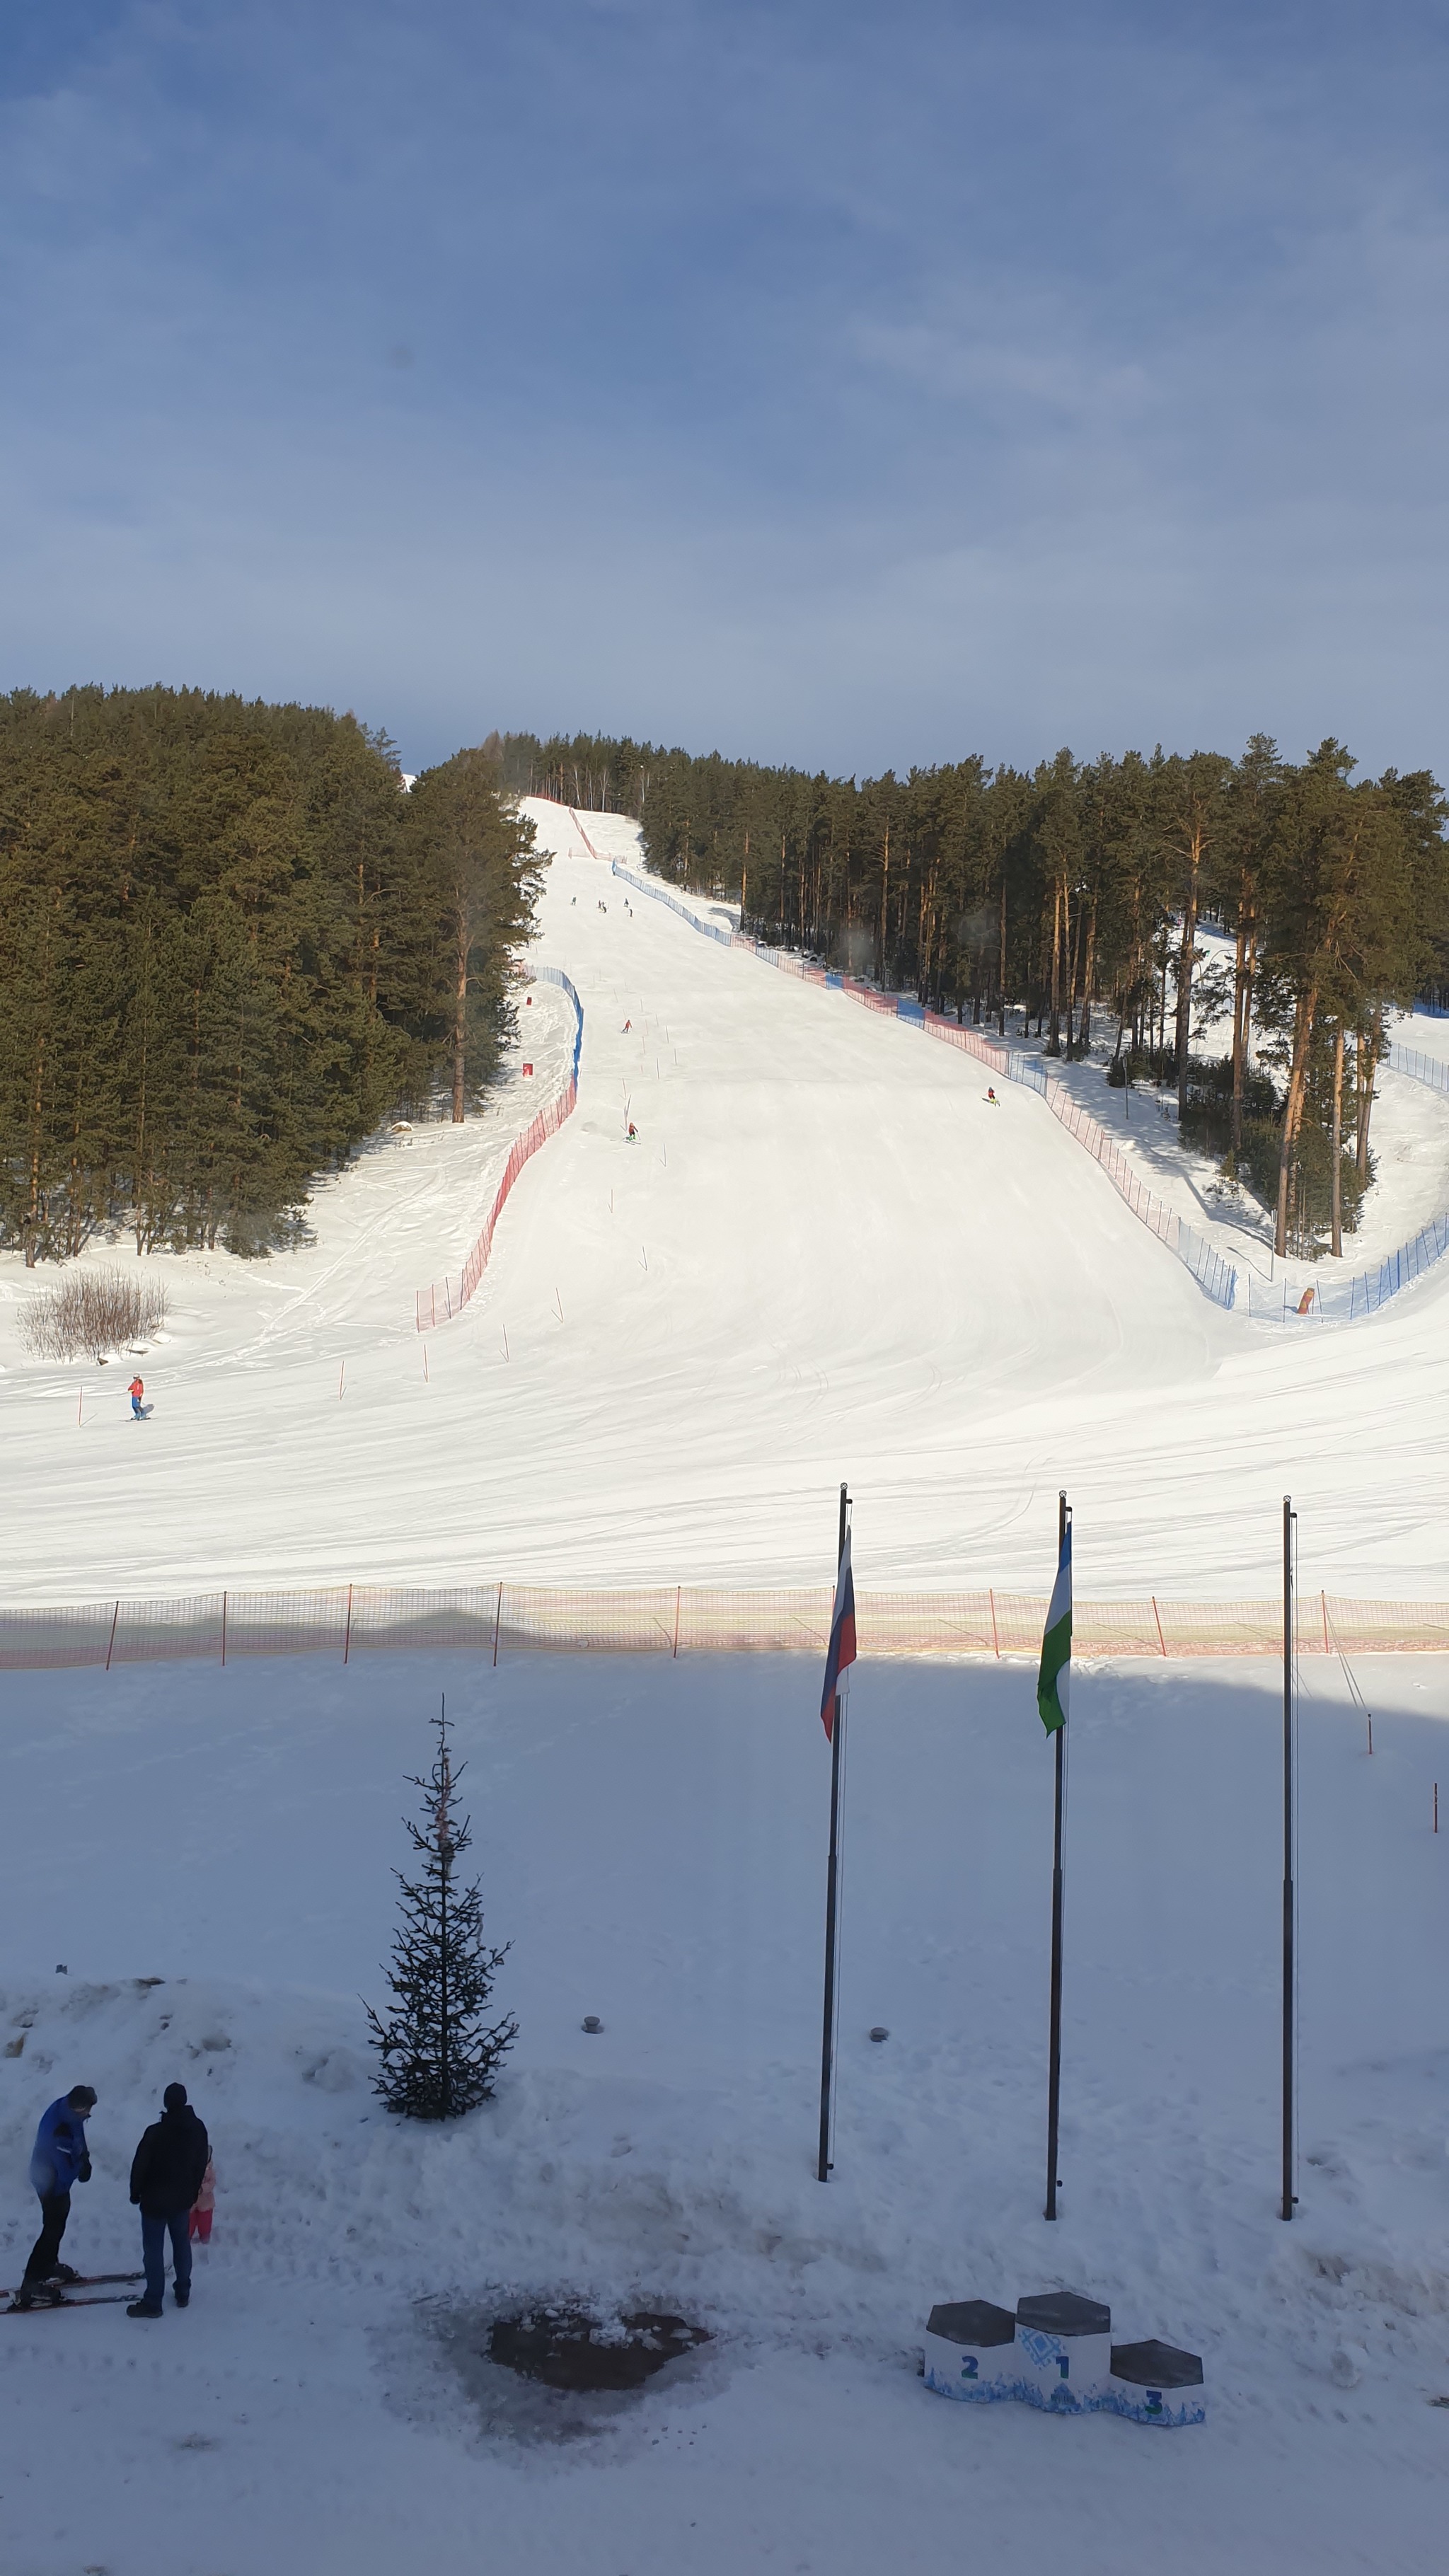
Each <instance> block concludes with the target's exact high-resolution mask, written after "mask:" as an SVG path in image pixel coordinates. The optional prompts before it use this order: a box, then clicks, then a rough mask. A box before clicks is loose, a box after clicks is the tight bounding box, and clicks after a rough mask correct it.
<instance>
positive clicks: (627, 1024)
mask: <svg viewBox="0 0 1449 2576" xmlns="http://www.w3.org/2000/svg"><path fill="white" fill-rule="evenodd" d="M633 1025H634V1023H633V1021H632V1020H626V1021H625V1022H624V1035H625V1037H627V1036H628V1034H629V1031H630V1030H631V1029H632V1027H633Z"/></svg>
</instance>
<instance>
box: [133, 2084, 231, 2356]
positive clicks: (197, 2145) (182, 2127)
mask: <svg viewBox="0 0 1449 2576" xmlns="http://www.w3.org/2000/svg"><path fill="white" fill-rule="evenodd" d="M162 2105H163V2107H162V2112H161V2117H160V2119H159V2120H153V2121H152V2123H151V2126H150V2128H149V2129H147V2130H146V2131H145V2133H144V2135H143V2137H142V2139H141V2143H140V2145H139V2146H138V2148H137V2149H136V2153H135V2156H134V2157H133V2159H132V2163H131V2198H132V2200H133V2201H134V2202H136V2203H137V2204H138V2206H139V2208H140V2212H141V2259H142V2261H143V2263H144V2264H145V2266H146V2295H145V2297H144V2298H143V2299H137V2300H135V2301H134V2303H133V2304H132V2306H130V2307H129V2308H127V2310H126V2314H127V2316H128V2317H159V2316H160V2315H161V2313H162V2311H163V2309H164V2306H165V2302H166V2239H167V2237H168V2235H169V2237H170V2239H171V2259H172V2262H173V2265H174V2267H175V2275H176V2277H175V2281H174V2283H173V2290H174V2294H175V2299H176V2304H177V2306H178V2308H184V2307H185V2306H186V2304H187V2302H188V2300H189V2299H190V2297H191V2231H190V2224H189V2222H190V2217H191V2212H192V2209H193V2208H194V2207H195V2204H196V2199H197V2195H198V2193H199V2192H200V2191H201V2189H202V2186H203V2184H204V2182H205V2179H206V2168H207V2166H208V2165H209V2164H210V2162H211V2148H210V2145H209V2144H208V2141H207V2135H206V2131H205V2129H204V2128H203V2127H202V2124H201V2122H200V2121H199V2120H198V2118H197V2116H196V2113H195V2112H194V2111H193V2110H192V2108H191V2105H190V2103H189V2102H188V2101H187V2099H186V2087H185V2085H184V2084H168V2085H167V2087H166V2090H165V2093H164V2094H163V2096H162Z"/></svg>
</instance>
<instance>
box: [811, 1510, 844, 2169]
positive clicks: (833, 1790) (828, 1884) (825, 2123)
mask: <svg viewBox="0 0 1449 2576" xmlns="http://www.w3.org/2000/svg"><path fill="white" fill-rule="evenodd" d="M849 1508H850V1496H849V1494H848V1492H847V1491H846V1488H845V1487H844V1485H842V1486H841V1488H840V1536H839V1539H838V1541H837V1543H836V1549H835V1565H836V1573H837V1578H838V1575H839V1569H840V1560H841V1558H842V1557H843V1556H844V1554H845V1516H846V1513H847V1511H848V1510H849ZM844 1728H845V1717H844V1712H843V1710H842V1707H841V1702H840V1693H839V1691H837V1692H836V1694H835V1708H834V1714H833V1715H832V1718H831V1721H830V1859H829V1862H828V1863H827V1866H826V1872H825V2030H824V2036H823V2038H822V2041H821V2046H820V2161H819V2163H818V2164H817V2166H816V2168H815V2179H816V2181H817V2182H828V2181H829V2179H830V2090H831V2083H832V2079H833V2076H834V2072H835V2069H834V2056H835V1949H836V1892H837V1888H838V1884H839V1878H840V1739H841V1736H842V1734H843V1732H844Z"/></svg>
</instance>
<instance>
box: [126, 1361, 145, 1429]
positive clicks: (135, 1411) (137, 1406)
mask: <svg viewBox="0 0 1449 2576" xmlns="http://www.w3.org/2000/svg"><path fill="white" fill-rule="evenodd" d="M145 1392H146V1381H145V1379H144V1378H143V1377H142V1376H141V1374H140V1371H139V1370H138V1371H137V1373H136V1375H135V1376H134V1377H133V1378H132V1380H131V1383H130V1385H129V1386H128V1387H127V1389H126V1393H127V1394H128V1396H129V1397H130V1399H131V1420H132V1421H133V1422H140V1421H141V1420H142V1419H143V1416H142V1412H141V1398H142V1396H143V1395H144V1394H145Z"/></svg>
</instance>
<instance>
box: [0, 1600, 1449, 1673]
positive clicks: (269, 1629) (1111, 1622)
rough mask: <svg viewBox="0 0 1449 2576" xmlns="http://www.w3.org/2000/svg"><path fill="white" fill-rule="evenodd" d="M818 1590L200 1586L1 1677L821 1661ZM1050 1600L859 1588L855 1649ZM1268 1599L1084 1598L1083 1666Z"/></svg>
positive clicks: (1437, 1621)
mask: <svg viewBox="0 0 1449 2576" xmlns="http://www.w3.org/2000/svg"><path fill="white" fill-rule="evenodd" d="M830 1607H831V1593H830V1588H829V1586H828V1585H827V1584H820V1585H816V1586H814V1587H812V1588H809V1589H803V1590H800V1591H791V1592H770V1591H763V1590H761V1591H745V1590H739V1591H724V1590H715V1589H711V1588H706V1587H704V1586H698V1585H690V1584H674V1583H669V1584H656V1585H652V1586H641V1587H639V1588H637V1589H635V1590H631V1591H620V1592H602V1591H585V1590H569V1589H564V1588H550V1587H546V1586H544V1585H541V1584H527V1583H506V1582H504V1583H489V1584H458V1585H454V1586H449V1587H446V1588H444V1589H441V1590H434V1591H411V1590H407V1589H405V1588H403V1587H401V1586H389V1585H381V1584H335V1585H333V1586H331V1587H330V1588H328V1589H325V1590H317V1591H310V1592H210V1593H198V1594H193V1595H192V1596H191V1597H190V1598H188V1599H184V1600H172V1601H124V1600H122V1601H88V1602H82V1603H78V1604H76V1605H75V1606H74V1607H60V1608H55V1609H42V1610H0V1671H7V1672H41V1671H46V1670H48V1669H58V1668H60V1667H62V1666H67V1665H88V1664H89V1665H102V1666H104V1667H105V1669H106V1670H107V1671H109V1670H110V1668H111V1666H112V1665H113V1664H114V1665H119V1664H149V1663H165V1662H174V1661H184V1660H194V1659H203V1660H206V1661H213V1662H217V1663H228V1662H232V1661H235V1660H236V1659H237V1658H239V1657H241V1656H243V1655H306V1654H325V1655H333V1656H336V1657H338V1658H340V1660H341V1661H342V1662H344V1663H346V1662H348V1661H350V1659H351V1657H352V1656H353V1655H355V1654H360V1653H362V1652H363V1650H364V1649H367V1648H376V1647H387V1648H391V1649H393V1650H399V1649H402V1650H415V1649H417V1648H420V1647H456V1648H460V1649H464V1650H466V1651H468V1652H470V1653H473V1654H482V1655H486V1656H488V1658H489V1659H490V1661H496V1660H497V1659H498V1658H499V1657H500V1656H502V1655H515V1654H527V1653H546V1654H667V1655H684V1654H705V1653H709V1654H792V1653H807V1654H822V1655H823V1653H824V1651H825V1643H826V1637H827V1633H828V1630H829V1626H830ZM1046 1607H1047V1601H1046V1595H1045V1594H1044V1593H1024V1592H996V1591H992V1590H987V1591H985V1592H860V1593H858V1594H857V1595H856V1622H857V1628H858V1633H859V1638H860V1651H861V1654H862V1656H872V1655H878V1656H884V1655H934V1656H950V1655H986V1656H998V1657H999V1656H1002V1655H1035V1654H1036V1653H1037V1652H1038V1650H1039V1648H1040V1645H1041V1634H1042V1625H1043V1622H1044V1620H1045V1617H1046ZM1282 1638H1283V1629H1282V1607H1281V1604H1280V1603H1279V1602H1277V1601H1215V1602H1207V1601H1169V1600H1166V1599H1163V1598H1161V1597H1154V1596H1152V1595H1150V1594H1149V1595H1148V1597H1147V1598H1146V1599H1145V1600H1141V1601H1084V1600H1078V1601H1077V1603H1076V1606H1075V1612H1074V1617H1073V1647H1074V1651H1075V1653H1076V1655H1077V1657H1078V1658H1079V1659H1084V1658H1085V1659H1090V1658H1092V1657H1102V1656H1138V1655H1151V1656H1157V1657H1165V1658H1174V1657H1179V1656H1202V1655H1276V1654H1278V1653H1279V1652H1280V1651H1281V1648H1282ZM1297 1644H1298V1651H1299V1652H1300V1654H1310V1655H1311V1654H1355V1655H1363V1654H1405V1653H1407V1654H1430V1653H1442V1652H1446V1651H1449V1602H1446V1601H1351V1600H1346V1599H1343V1598H1340V1597H1338V1596H1336V1595H1334V1594H1332V1593H1318V1592H1314V1593H1308V1594H1305V1595H1302V1596H1300V1599H1299V1602H1298V1624H1297Z"/></svg>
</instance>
